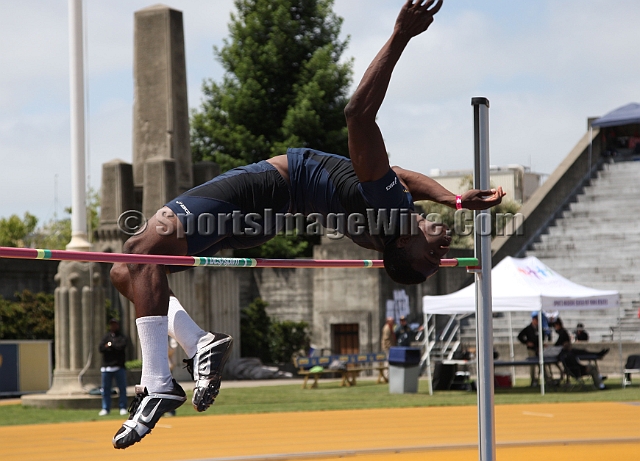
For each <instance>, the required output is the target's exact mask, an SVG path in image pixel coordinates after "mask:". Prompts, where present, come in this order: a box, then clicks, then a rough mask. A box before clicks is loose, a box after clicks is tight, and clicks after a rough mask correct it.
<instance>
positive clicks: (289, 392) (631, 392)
mask: <svg viewBox="0 0 640 461" xmlns="http://www.w3.org/2000/svg"><path fill="white" fill-rule="evenodd" d="M516 384H517V386H516V387H514V388H512V389H497V390H496V393H495V404H496V405H500V404H520V403H556V402H565V403H568V402H628V401H634V402H635V401H640V386H637V385H636V386H633V387H628V388H626V389H622V387H621V382H620V380H619V379H618V380H616V379H612V380H609V381H607V386H608V389H607V390H604V391H597V390H595V389H594V388H593V386H590V385H586V386H585V387H584V388H583V389H573V390H568V389H559V390H551V389H548V390H547V394H546V395H544V396H541V395H540V390H539V389H538V388H531V387H525V386H524V384H525V381H522V382H520V381H519V382H517V383H516ZM190 398H191V396H190V395H189V399H190ZM466 405H476V393H475V392H465V391H440V392H436V393H434V395H433V396H430V395H429V394H428V382H427V381H425V380H421V381H420V388H419V391H418V393H417V394H393V395H392V394H389V387H388V386H387V385H382V384H376V383H375V382H373V381H368V380H361V381H359V382H358V385H357V386H354V387H340V385H339V383H338V382H335V381H321V382H320V384H319V387H318V388H317V389H301V388H300V385H299V384H291V385H283V386H264V387H246V388H227V389H224V388H223V390H222V391H221V393H220V396H219V397H218V399H217V400H216V403H215V405H214V406H213V407H212V408H211V409H210V410H209V411H207V412H206V413H204V414H205V415H228V414H247V413H273V412H298V411H322V410H349V409H372V408H407V407H428V406H466ZM97 413H98V411H97V409H96V410H68V409H58V410H52V409H39V408H31V407H23V406H22V405H20V404H14V405H0V426H9V425H25V424H42V423H58V422H72V421H97V420H100V421H102V420H108V419H116V420H120V419H123V418H124V417H123V416H120V415H119V414H118V412H117V411H116V412H112V413H111V415H109V416H104V417H98V415H97ZM177 413H178V416H199V415H201V413H197V412H196V411H195V410H193V408H192V407H191V405H190V404H189V401H187V403H185V404H184V405H183V406H182V407H181V408H179V409H178V412H177Z"/></svg>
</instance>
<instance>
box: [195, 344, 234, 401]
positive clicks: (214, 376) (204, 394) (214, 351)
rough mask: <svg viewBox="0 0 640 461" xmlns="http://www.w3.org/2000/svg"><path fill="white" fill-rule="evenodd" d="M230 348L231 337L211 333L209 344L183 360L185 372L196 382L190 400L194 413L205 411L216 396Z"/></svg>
mask: <svg viewBox="0 0 640 461" xmlns="http://www.w3.org/2000/svg"><path fill="white" fill-rule="evenodd" d="M232 346H233V338H232V337H231V336H229V335H225V334H224V333H213V339H212V340H211V342H210V343H209V344H207V345H206V346H204V347H202V348H201V349H198V351H197V352H196V355H194V356H193V358H191V359H188V360H184V362H185V363H186V364H187V370H189V373H191V377H192V378H193V379H194V380H195V382H196V385H195V387H194V388H193V400H192V403H193V408H195V409H196V411H205V410H206V409H207V408H209V407H210V406H211V404H213V401H214V400H215V398H216V397H217V396H218V393H219V392H220V381H221V379H222V369H223V368H224V364H225V363H226V362H227V359H228V358H229V354H230V353H231V348H232Z"/></svg>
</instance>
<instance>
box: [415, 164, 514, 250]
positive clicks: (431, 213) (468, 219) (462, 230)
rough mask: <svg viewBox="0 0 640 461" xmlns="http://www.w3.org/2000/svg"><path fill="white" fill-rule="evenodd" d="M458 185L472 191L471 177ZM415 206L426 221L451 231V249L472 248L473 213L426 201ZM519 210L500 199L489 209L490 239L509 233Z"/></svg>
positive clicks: (508, 201)
mask: <svg viewBox="0 0 640 461" xmlns="http://www.w3.org/2000/svg"><path fill="white" fill-rule="evenodd" d="M460 185H461V187H462V188H463V189H472V188H473V177H472V176H471V175H469V176H467V177H465V178H463V179H462V180H461V181H460ZM491 187H492V188H493V187H495V186H494V185H493V184H491ZM417 205H418V206H419V207H420V208H422V210H423V211H424V214H425V215H426V216H427V219H428V220H430V221H435V222H443V223H445V224H446V225H447V226H448V227H449V228H450V229H452V230H453V232H452V234H451V237H452V240H451V248H473V235H474V233H473V231H474V227H473V226H474V222H473V211H470V210H460V211H457V210H454V209H453V208H449V207H448V206H446V205H441V204H439V203H435V202H429V201H426V200H425V201H420V202H417ZM519 209H520V204H519V203H517V202H515V201H513V200H510V199H502V203H500V205H496V206H494V207H492V208H491V209H490V211H491V222H492V223H493V225H492V226H491V236H492V238H493V237H495V236H496V235H497V234H500V233H501V232H503V231H504V232H508V231H510V226H511V224H512V220H513V215H515V214H516V213H517V212H518V210H519ZM497 216H502V217H504V219H498V218H497ZM505 228H506V229H505ZM456 230H457V232H456Z"/></svg>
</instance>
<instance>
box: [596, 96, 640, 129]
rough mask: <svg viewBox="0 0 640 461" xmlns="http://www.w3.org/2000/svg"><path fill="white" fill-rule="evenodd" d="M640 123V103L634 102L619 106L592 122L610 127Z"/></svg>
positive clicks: (598, 125) (599, 125) (597, 125)
mask: <svg viewBox="0 0 640 461" xmlns="http://www.w3.org/2000/svg"><path fill="white" fill-rule="evenodd" d="M632 123H640V104H638V103H635V102H632V103H630V104H627V105H626V106H622V107H618V108H617V109H615V110H612V111H611V112H609V113H608V114H606V115H604V116H602V117H600V118H599V119H596V120H594V121H593V122H591V126H595V127H608V126H621V125H629V124H632Z"/></svg>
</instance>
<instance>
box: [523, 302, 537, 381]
mask: <svg viewBox="0 0 640 461" xmlns="http://www.w3.org/2000/svg"><path fill="white" fill-rule="evenodd" d="M518 341H520V342H521V343H522V344H524V345H525V346H526V347H527V355H528V356H529V357H537V356H538V346H539V344H540V342H539V341H538V313H537V312H533V313H532V314H531V323H530V324H529V325H527V326H526V327H524V328H523V329H522V330H520V333H518ZM538 375H539V369H538V366H537V365H531V386H532V387H533V386H537V385H538Z"/></svg>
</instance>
